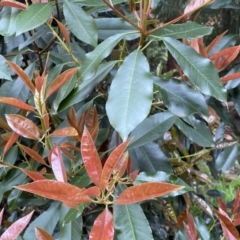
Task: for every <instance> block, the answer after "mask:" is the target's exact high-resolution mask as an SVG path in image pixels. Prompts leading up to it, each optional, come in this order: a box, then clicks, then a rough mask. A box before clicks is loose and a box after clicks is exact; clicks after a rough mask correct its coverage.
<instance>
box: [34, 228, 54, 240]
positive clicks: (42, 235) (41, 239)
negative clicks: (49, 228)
mask: <svg viewBox="0 0 240 240" xmlns="http://www.w3.org/2000/svg"><path fill="white" fill-rule="evenodd" d="M35 234H36V237H37V239H38V240H54V238H53V237H52V236H51V235H50V234H49V233H47V232H46V231H45V230H43V229H41V228H38V227H37V228H35Z"/></svg>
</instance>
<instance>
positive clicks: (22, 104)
mask: <svg viewBox="0 0 240 240" xmlns="http://www.w3.org/2000/svg"><path fill="white" fill-rule="evenodd" d="M0 102H1V103H5V104H9V105H12V106H14V107H17V108H21V109H23V110H27V111H30V112H34V108H33V107H31V106H30V105H28V104H27V103H25V102H22V101H20V100H18V99H16V98H11V97H0Z"/></svg>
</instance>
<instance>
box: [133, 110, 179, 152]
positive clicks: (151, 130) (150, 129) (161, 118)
mask: <svg viewBox="0 0 240 240" xmlns="http://www.w3.org/2000/svg"><path fill="white" fill-rule="evenodd" d="M175 120H176V117H175V116H174V115H173V114H172V113H170V112H164V113H157V114H154V115H153V116H150V117H149V118H147V119H145V120H144V121H143V122H141V123H140V124H139V125H138V126H137V127H136V128H135V129H134V130H133V132H132V133H131V135H130V137H131V138H133V140H132V141H131V142H130V144H129V146H128V149H130V148H135V147H140V146H142V145H144V144H146V143H148V142H151V141H154V140H156V139H157V138H160V137H162V136H163V135H164V133H166V132H167V131H168V130H169V129H170V128H171V127H172V125H173V124H174V122H175Z"/></svg>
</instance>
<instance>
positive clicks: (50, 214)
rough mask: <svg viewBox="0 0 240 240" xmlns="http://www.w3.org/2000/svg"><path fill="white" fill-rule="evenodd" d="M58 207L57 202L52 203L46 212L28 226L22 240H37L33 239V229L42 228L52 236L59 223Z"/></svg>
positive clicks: (59, 205)
mask: <svg viewBox="0 0 240 240" xmlns="http://www.w3.org/2000/svg"><path fill="white" fill-rule="evenodd" d="M60 207H61V204H60V203H59V202H53V203H52V204H51V205H50V207H49V208H48V209H47V210H46V211H44V212H43V213H42V214H41V215H40V216H38V217H37V218H36V219H35V220H34V221H33V222H32V223H31V224H30V225H29V227H28V228H27V229H26V231H25V233H24V235H23V237H24V240H37V238H36V237H35V227H39V228H42V229H44V230H45V231H46V232H48V233H49V234H50V235H52V234H53V231H54V229H55V227H56V225H57V223H58V221H59V216H60Z"/></svg>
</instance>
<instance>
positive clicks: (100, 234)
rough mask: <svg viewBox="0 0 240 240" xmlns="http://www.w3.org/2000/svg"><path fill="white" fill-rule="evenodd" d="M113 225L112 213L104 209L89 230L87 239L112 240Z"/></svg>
mask: <svg viewBox="0 0 240 240" xmlns="http://www.w3.org/2000/svg"><path fill="white" fill-rule="evenodd" d="M113 237H114V225H113V216H112V213H111V212H110V211H109V210H108V209H107V208H105V209H104V210H103V212H102V213H100V215H99V216H98V217H97V219H96V220H95V222H94V224H93V227H92V229H91V232H90V235H89V239H91V240H113Z"/></svg>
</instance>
